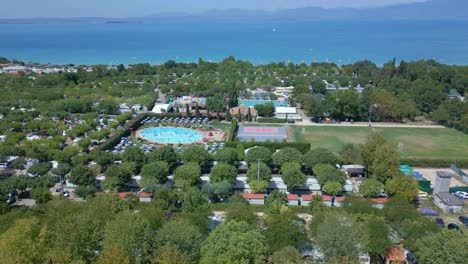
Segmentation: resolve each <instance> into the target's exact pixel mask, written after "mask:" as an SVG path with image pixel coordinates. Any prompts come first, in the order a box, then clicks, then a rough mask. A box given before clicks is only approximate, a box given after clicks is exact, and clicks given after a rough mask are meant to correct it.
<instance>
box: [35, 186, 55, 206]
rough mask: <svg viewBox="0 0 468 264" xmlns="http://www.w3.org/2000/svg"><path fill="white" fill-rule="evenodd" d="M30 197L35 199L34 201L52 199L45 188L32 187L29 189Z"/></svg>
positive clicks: (41, 201) (45, 201)
mask: <svg viewBox="0 0 468 264" xmlns="http://www.w3.org/2000/svg"><path fill="white" fill-rule="evenodd" d="M31 198H33V199H34V200H36V203H38V204H41V203H47V202H48V201H50V200H52V194H51V193H50V191H49V190H48V189H47V188H34V189H33V190H32V191H31Z"/></svg>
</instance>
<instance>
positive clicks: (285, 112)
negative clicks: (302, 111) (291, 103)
mask: <svg viewBox="0 0 468 264" xmlns="http://www.w3.org/2000/svg"><path fill="white" fill-rule="evenodd" d="M275 117H276V118H281V119H287V120H301V119H302V117H301V115H299V114H298V113H297V108H296V107H275Z"/></svg>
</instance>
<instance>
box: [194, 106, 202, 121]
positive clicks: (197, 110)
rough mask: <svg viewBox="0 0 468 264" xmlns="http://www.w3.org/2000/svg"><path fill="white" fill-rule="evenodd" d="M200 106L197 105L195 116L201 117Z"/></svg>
mask: <svg viewBox="0 0 468 264" xmlns="http://www.w3.org/2000/svg"><path fill="white" fill-rule="evenodd" d="M200 116H201V115H200V107H199V106H198V104H197V105H195V117H196V118H200Z"/></svg>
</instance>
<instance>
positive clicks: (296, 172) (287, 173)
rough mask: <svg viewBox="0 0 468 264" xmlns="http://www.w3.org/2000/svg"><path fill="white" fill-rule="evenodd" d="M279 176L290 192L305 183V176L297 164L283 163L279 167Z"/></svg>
mask: <svg viewBox="0 0 468 264" xmlns="http://www.w3.org/2000/svg"><path fill="white" fill-rule="evenodd" d="M281 175H282V176H283V181H284V183H285V184H286V185H287V186H288V191H290V192H292V191H294V190H295V189H297V188H299V187H302V186H304V184H305V181H306V176H305V174H304V173H303V172H302V171H301V165H300V164H299V163H297V162H287V163H284V164H283V166H282V167H281Z"/></svg>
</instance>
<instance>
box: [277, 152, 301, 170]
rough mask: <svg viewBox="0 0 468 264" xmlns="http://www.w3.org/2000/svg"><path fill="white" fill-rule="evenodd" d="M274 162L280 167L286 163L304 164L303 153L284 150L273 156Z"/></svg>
mask: <svg viewBox="0 0 468 264" xmlns="http://www.w3.org/2000/svg"><path fill="white" fill-rule="evenodd" d="M273 162H274V163H275V164H276V165H278V166H280V167H281V166H283V164H284V163H286V162H296V163H302V153H301V152H300V151H299V150H297V149H295V148H290V147H286V148H282V149H280V150H279V151H277V152H276V153H275V154H273Z"/></svg>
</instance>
